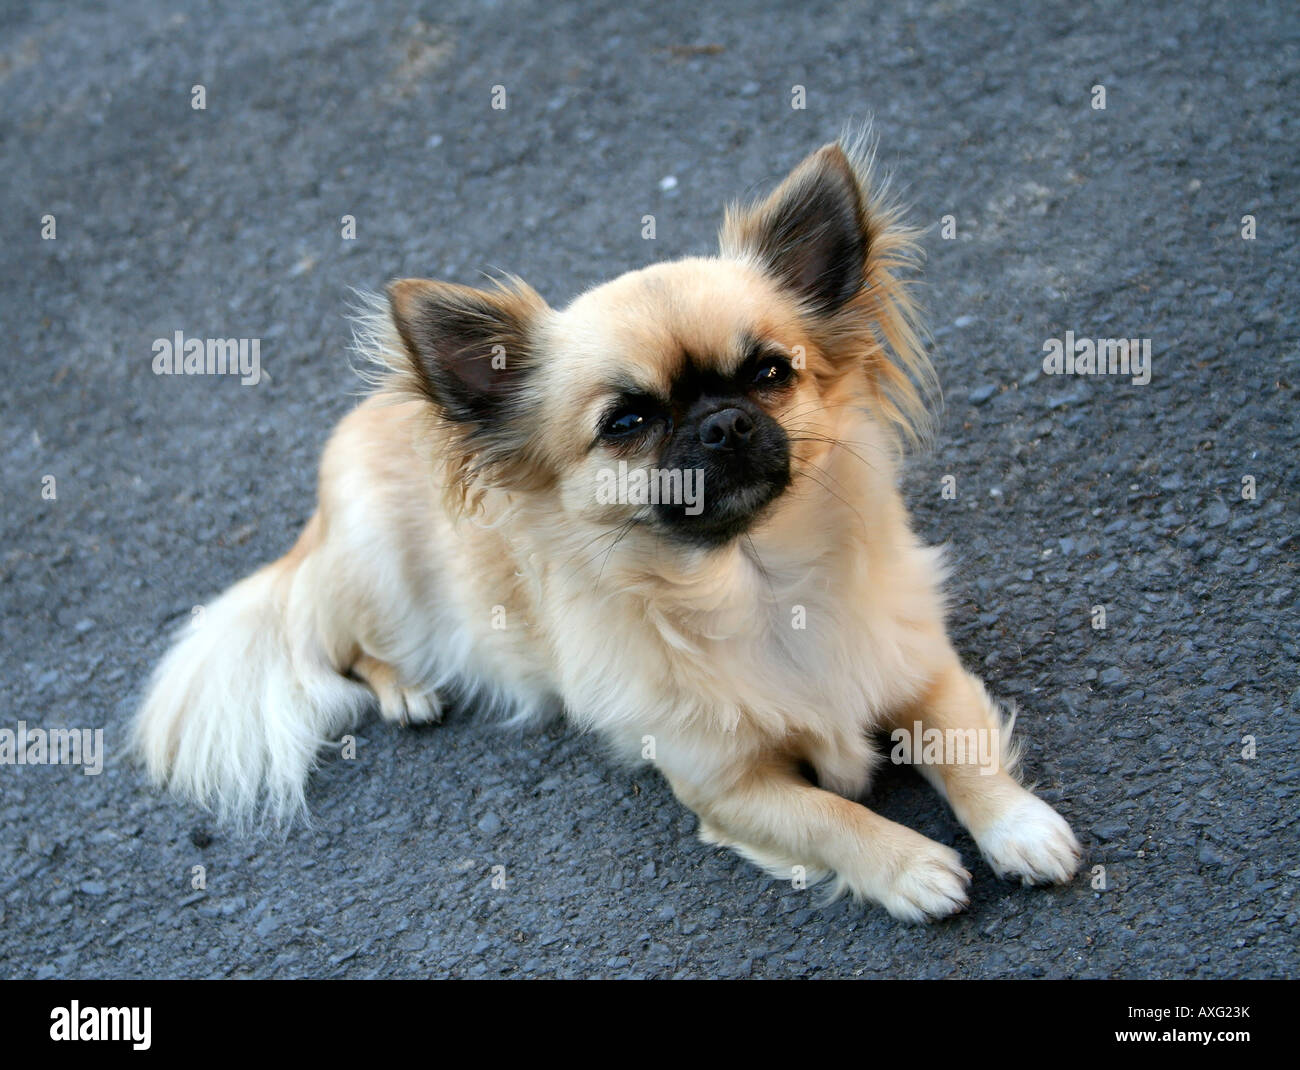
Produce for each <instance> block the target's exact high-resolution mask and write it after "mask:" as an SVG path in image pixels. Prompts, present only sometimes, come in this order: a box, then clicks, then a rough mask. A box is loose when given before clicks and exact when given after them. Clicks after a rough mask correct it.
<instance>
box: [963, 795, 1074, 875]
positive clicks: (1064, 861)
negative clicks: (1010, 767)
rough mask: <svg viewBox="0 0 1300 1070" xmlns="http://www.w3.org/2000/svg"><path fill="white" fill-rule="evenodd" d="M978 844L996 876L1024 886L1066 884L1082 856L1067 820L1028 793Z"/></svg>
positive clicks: (978, 840)
mask: <svg viewBox="0 0 1300 1070" xmlns="http://www.w3.org/2000/svg"><path fill="white" fill-rule="evenodd" d="M976 842H978V843H979V845H980V850H981V851H983V852H984V857H985V858H986V859H987V860H988V864H989V865H990V866H992V867H993V872H994V873H996V874H997V875H998V876H999V877H1004V878H1010V879H1015V878H1016V877H1019V878H1020V880H1021V882H1022V883H1024V884H1066V883H1067V882H1068V881H1069V880H1070V878H1071V877H1073V876H1074V873H1075V870H1077V869H1078V868H1079V861H1080V859H1081V857H1082V854H1083V852H1082V849H1081V848H1080V847H1079V841H1078V840H1076V839H1075V838H1074V833H1073V832H1071V831H1070V826H1069V825H1068V824H1066V821H1065V818H1063V817H1062V816H1061V815H1060V814H1058V813H1057V812H1056V811H1055V810H1053V809H1052V808H1051V807H1050V806H1048V805H1047V803H1045V802H1043V800H1042V799H1038V798H1035V797H1034V796H1033V795H1030V794H1029V793H1028V792H1026V793H1025V795H1024V797H1023V798H1021V799H1019V800H1018V801H1016V802H1015V803H1013V804H1012V805H1011V807H1010V808H1009V809H1008V810H1007V811H1006V813H1004V814H1003V815H1002V816H1001V817H999V818H998V819H997V820H996V821H994V822H993V823H992V824H991V825H990V826H989V827H988V829H987V830H985V831H984V832H983V833H982V834H981V835H979V836H977V837H976Z"/></svg>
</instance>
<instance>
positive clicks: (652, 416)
mask: <svg viewBox="0 0 1300 1070" xmlns="http://www.w3.org/2000/svg"><path fill="white" fill-rule="evenodd" d="M660 418H661V413H660V412H659V409H658V407H657V406H656V405H654V404H653V403H651V402H649V401H635V402H628V403H625V404H623V405H620V406H619V407H618V408H617V409H615V410H614V411H613V412H612V413H611V414H610V415H609V416H607V417H606V418H605V422H604V423H603V424H601V425H600V434H601V437H602V438H610V439H627V438H632V437H634V436H635V435H639V434H642V433H643V432H645V431H649V430H650V428H651V427H653V426H654V425H655V423H657V422H658V421H659V419H660Z"/></svg>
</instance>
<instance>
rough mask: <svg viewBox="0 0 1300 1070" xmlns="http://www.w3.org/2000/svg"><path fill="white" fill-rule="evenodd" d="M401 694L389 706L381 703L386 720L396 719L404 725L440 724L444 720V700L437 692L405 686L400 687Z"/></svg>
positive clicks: (381, 709)
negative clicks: (442, 700) (440, 698)
mask: <svg viewBox="0 0 1300 1070" xmlns="http://www.w3.org/2000/svg"><path fill="white" fill-rule="evenodd" d="M399 696H400V697H399V699H398V700H397V701H395V702H390V703H389V704H388V705H387V706H385V705H383V704H381V705H380V711H381V712H382V714H383V716H384V718H385V720H389V721H396V722H397V723H398V724H400V725H402V726H404V727H405V726H407V725H413V724H438V723H440V722H441V721H442V702H441V701H440V700H439V698H438V696H437V694H436V693H429V692H425V691H416V690H414V689H412V688H408V687H403V688H400V689H399Z"/></svg>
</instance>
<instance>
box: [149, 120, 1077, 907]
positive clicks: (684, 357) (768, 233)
mask: <svg viewBox="0 0 1300 1070" xmlns="http://www.w3.org/2000/svg"><path fill="white" fill-rule="evenodd" d="M873 156H874V152H873V149H872V146H871V143H870V141H869V139H868V138H866V137H865V136H859V137H856V138H854V137H847V136H846V137H844V138H841V139H840V140H839V141H837V142H833V143H831V144H828V145H826V146H824V147H822V148H821V149H819V150H818V151H816V152H814V153H812V154H811V155H810V156H808V157H807V158H806V159H804V160H803V161H802V162H801V163H800V164H799V165H798V166H797V167H796V168H795V169H794V170H793V171H792V172H791V173H790V174H789V175H788V177H786V178H785V179H784V180H783V181H782V182H781V183H780V185H779V186H778V187H777V188H776V189H775V191H774V192H772V193H771V195H770V196H768V197H766V198H765V199H761V200H759V201H757V202H755V203H752V204H749V205H744V206H742V205H733V206H732V207H731V208H729V209H728V210H727V212H726V215H725V217H724V220H723V223H722V227H721V232H720V247H719V252H718V254H717V255H716V256H701V257H689V258H685V259H680V260H676V261H672V262H666V263H658V264H654V265H652V266H650V267H646V268H643V269H641V270H638V271H632V272H630V273H628V274H625V275H622V276H620V277H618V278H616V279H614V280H613V281H611V282H607V283H605V284H603V285H600V286H597V287H596V288H594V289H591V290H589V291H587V292H585V293H583V294H581V295H580V296H578V297H577V298H576V299H574V300H573V301H572V302H571V303H570V304H569V305H567V307H564V308H563V309H554V308H552V307H550V306H549V305H548V304H547V303H546V301H544V300H543V299H542V298H541V297H540V296H539V295H538V294H537V293H536V292H535V291H534V290H533V289H532V288H530V287H529V286H528V285H527V284H526V283H524V282H523V281H521V280H519V279H517V278H514V277H506V278H502V279H500V280H498V281H495V282H493V283H492V284H491V285H490V286H489V287H487V288H471V287H468V286H463V285H456V284H452V283H444V282H433V281H429V280H425V279H402V280H400V281H396V282H393V283H391V284H390V285H389V287H388V290H387V295H386V300H384V299H379V298H376V299H373V300H372V301H371V302H370V304H369V307H368V309H367V310H366V311H365V312H364V314H363V315H362V316H361V317H360V319H359V325H358V331H357V338H358V343H357V344H358V347H359V349H360V350H361V351H362V352H363V353H364V355H365V356H366V357H367V359H368V365H367V366H368V368H369V370H370V374H369V378H370V384H371V386H372V388H373V389H372V391H371V393H370V395H369V396H368V397H367V398H366V399H365V400H364V401H363V402H362V403H361V404H360V405H359V406H358V407H357V408H356V409H355V410H354V411H352V412H351V414H350V415H348V416H347V417H345V418H344V419H343V420H342V421H341V423H340V424H339V425H338V427H337V428H336V430H335V432H334V434H333V436H332V438H331V439H330V441H329V443H328V445H327V446H326V448H325V451H324V455H323V458H322V461H321V468H320V480H319V489H318V498H319V504H318V508H317V510H316V512H315V514H314V515H313V516H312V518H311V519H310V521H309V522H308V523H307V525H306V527H305V528H304V530H303V531H302V533H301V536H300V537H299V539H298V540H297V543H296V544H295V545H294V546H293V548H292V549H291V550H290V551H289V552H288V553H287V554H286V555H285V556H284V557H282V558H281V559H280V560H278V561H276V562H274V563H273V564H270V565H267V566H265V567H263V568H262V569H261V570H260V571H258V572H255V573H254V574H253V575H251V576H249V577H248V578H246V579H244V580H243V581H242V582H239V583H237V584H235V585H234V586H233V587H231V588H230V589H229V590H228V591H226V592H225V593H224V594H222V595H221V596H220V598H218V599H217V600H216V601H215V603H213V604H212V605H210V606H209V607H208V608H207V612H206V613H205V614H204V617H203V621H202V624H201V625H200V626H198V627H195V628H191V629H190V630H189V631H188V633H186V634H184V635H183V636H181V637H180V638H179V640H178V641H177V642H176V643H175V644H174V645H173V647H172V648H171V650H170V651H169V652H168V653H167V654H166V655H165V657H164V658H163V660H162V661H161V663H160V665H159V666H158V668H157V670H156V672H155V674H154V676H153V679H152V681H151V683H150V686H149V691H148V694H147V697H146V699H145V701H144V703H143V705H142V708H141V710H140V712H139V714H138V716H137V718H136V721H135V724H134V730H133V739H134V745H135V748H136V750H137V752H138V753H139V755H140V756H141V757H142V759H143V763H144V765H145V766H146V767H147V770H148V772H149V773H150V774H151V775H152V777H153V779H154V780H155V781H156V782H158V783H160V784H163V785H167V786H169V787H170V788H171V789H173V790H174V791H176V792H178V793H180V794H181V795H183V796H186V797H189V798H191V799H193V800H196V801H198V802H200V803H202V804H205V805H207V806H208V807H210V808H211V809H213V810H214V811H216V812H217V813H218V814H219V815H220V816H222V817H224V818H227V819H233V820H236V821H245V820H247V819H249V817H250V815H260V816H261V817H262V818H264V819H265V818H268V817H269V818H270V819H271V820H273V821H276V822H283V821H286V820H291V819H292V818H293V817H294V816H295V815H297V814H299V813H300V812H301V811H302V810H303V808H304V806H305V797H304V784H305V782H306V781H307V779H308V775H309V773H310V771H311V770H312V768H313V766H314V764H315V762H316V761H317V759H318V757H319V755H320V753H321V751H322V749H323V748H324V747H325V745H326V744H327V742H328V741H329V740H331V739H332V738H335V737H337V735H338V734H340V733H341V732H344V731H346V730H347V729H348V728H349V727H351V726H352V725H354V724H355V723H356V722H357V721H358V719H359V718H360V717H361V716H362V715H363V714H364V713H365V712H366V711H367V710H368V709H370V708H373V705H374V704H375V702H376V701H377V703H378V708H379V711H380V713H381V714H382V716H383V718H385V719H386V720H388V721H393V722H398V723H401V724H424V723H428V722H436V721H438V720H439V719H440V718H441V716H442V709H443V704H444V702H448V701H456V702H461V703H465V704H472V705H474V706H475V707H485V708H492V709H494V710H496V711H499V712H500V713H501V714H502V715H504V716H505V717H507V718H509V719H511V720H517V721H524V720H527V719H529V718H532V717H537V716H545V715H548V714H553V713H555V712H556V711H562V712H563V714H564V715H565V716H566V717H567V718H568V719H569V721H570V722H571V723H573V724H574V725H576V726H578V727H580V728H582V729H586V730H591V731H594V732H596V733H598V734H599V736H600V737H601V738H603V739H604V740H605V741H607V743H608V744H609V745H610V747H611V748H612V750H613V752H614V753H615V754H619V755H624V756H627V757H628V758H629V759H631V760H634V761H636V760H643V759H650V760H652V761H653V762H654V764H655V765H656V766H657V767H658V768H659V770H661V772H662V773H663V775H664V776H665V778H666V779H667V781H668V783H669V785H670V786H671V788H672V790H673V792H674V793H675V795H676V796H677V798H678V799H679V800H680V801H681V802H682V803H683V804H684V805H686V806H687V807H689V808H690V809H691V810H693V811H694V812H695V814H696V815H697V816H698V818H699V834H700V837H701V838H702V839H703V840H704V841H705V842H707V843H711V844H717V845H724V846H726V847H730V848H732V849H734V850H735V851H737V852H739V853H740V854H741V855H743V856H744V857H746V858H748V859H750V860H752V861H753V862H755V863H756V864H757V865H759V866H760V867H762V868H763V869H765V870H767V871H768V872H769V873H771V874H773V875H775V876H779V877H782V878H785V879H790V878H791V875H792V874H795V875H802V876H804V877H805V878H806V879H807V880H808V881H809V882H813V881H817V880H821V879H827V878H828V879H829V883H828V884H827V885H826V887H827V888H828V889H829V890H830V892H831V894H832V895H837V894H839V893H843V892H848V893H851V894H852V895H853V896H855V897H857V898H859V899H861V900H866V901H869V902H871V903H876V904H879V905H881V906H883V907H884V908H885V909H886V910H888V911H889V912H890V914H892V915H894V916H895V917H896V918H899V919H902V920H905V921H913V922H915V921H925V920H932V919H937V918H941V917H944V916H947V915H950V914H953V913H955V912H958V911H960V910H962V909H963V908H964V907H965V906H966V905H967V902H968V898H967V889H968V885H969V881H970V874H969V873H968V872H967V870H966V869H965V868H963V865H962V862H961V859H960V857H959V856H958V854H957V852H955V851H954V850H953V849H951V848H950V847H947V846H945V845H942V844H939V843H936V842H934V841H932V840H930V839H928V838H926V837H925V836H922V835H920V834H919V833H917V832H914V831H912V830H911V829H908V828H907V827H905V826H903V825H901V824H897V823H895V822H893V821H889V820H887V819H885V818H883V817H881V816H879V815H878V814H876V813H874V812H873V811H871V810H870V809H868V808H867V807H866V806H864V805H863V804H862V803H861V802H860V801H857V800H859V799H861V797H862V796H863V794H864V792H865V791H866V789H867V787H868V784H869V782H870V779H871V774H872V771H873V769H874V768H875V766H876V765H877V763H878V762H879V761H880V760H881V759H880V755H879V754H878V752H877V749H876V747H875V745H874V743H873V736H875V735H877V734H879V733H882V732H892V733H894V734H895V735H896V736H897V735H898V734H900V733H901V734H903V735H906V734H908V733H916V732H918V731H919V732H920V734H921V735H923V736H927V737H933V738H938V739H946V740H949V741H951V739H952V738H953V737H957V738H959V739H967V740H972V741H973V740H975V739H981V740H993V741H995V746H994V748H993V759H992V761H991V763H989V762H985V763H980V764H977V763H975V762H973V761H971V760H969V758H967V759H966V760H963V759H961V758H960V757H959V758H958V759H957V760H952V754H951V750H952V748H951V747H948V748H940V749H939V750H938V751H933V750H927V749H926V748H923V747H922V745H921V740H920V739H917V740H915V741H913V742H914V743H915V749H914V750H913V752H912V753H913V755H914V760H915V757H924V756H925V755H927V754H928V755H929V756H930V758H931V759H935V760H928V761H926V760H923V761H921V762H920V763H919V764H918V765H917V768H918V769H919V771H920V772H921V773H922V775H924V776H925V777H926V778H927V779H928V781H929V782H930V783H931V784H932V785H933V786H934V787H935V788H936V789H937V790H938V791H939V793H940V794H941V795H942V796H943V797H944V798H945V799H946V800H947V802H948V803H949V805H950V806H951V808H952V810H953V812H954V814H955V815H956V817H957V819H958V820H959V821H960V822H961V824H962V825H963V826H965V828H966V829H967V830H969V832H970V834H971V836H972V837H973V838H974V840H975V842H976V844H978V846H979V849H980V851H981V852H982V853H983V856H984V857H985V859H986V860H987V861H988V863H989V865H990V867H991V868H992V869H993V871H994V872H995V873H997V874H998V875H999V876H1001V877H1005V878H1010V879H1019V880H1021V881H1022V882H1024V883H1026V884H1045V883H1054V882H1055V883H1064V882H1067V881H1069V879H1070V878H1071V876H1072V875H1073V874H1074V873H1075V871H1076V869H1077V867H1078V865H1079V861H1080V849H1079V845H1078V842H1077V840H1076V839H1075V837H1074V834H1073V833H1072V832H1071V830H1070V827H1069V825H1068V824H1067V823H1066V821H1065V820H1064V819H1063V818H1061V817H1060V816H1059V815H1058V814H1057V813H1056V812H1055V811H1054V810H1053V809H1052V808H1051V807H1050V806H1048V805H1047V804H1046V803H1044V802H1043V801H1042V800H1040V799H1039V798H1037V797H1036V796H1035V795H1034V794H1032V793H1031V792H1030V791H1029V790H1027V789H1026V788H1024V787H1023V786H1022V785H1021V784H1020V782H1019V780H1018V779H1017V776H1016V768H1015V767H1016V748H1015V747H1014V746H1013V745H1012V742H1011V730H1012V721H1013V720H1014V715H1011V716H1008V715H1004V713H1003V712H1002V711H1001V709H1000V707H999V706H998V705H997V704H995V702H994V701H993V700H992V699H991V698H990V697H989V695H988V693H987V692H986V690H985V688H984V686H983V684H982V683H981V682H980V681H979V680H978V679H977V678H976V677H975V676H973V675H972V674H971V673H969V672H967V671H966V670H965V669H964V668H963V667H962V664H961V662H960V659H959V657H958V655H957V653H956V652H955V651H954V649H953V647H952V645H951V644H950V642H949V640H948V638H947V635H946V631H945V623H944V621H945V604H944V600H943V596H942V594H941V584H942V582H943V579H944V566H943V562H942V559H941V555H940V552H939V551H938V550H936V549H934V548H931V547H927V546H925V545H923V544H922V542H921V541H920V540H919V539H918V538H917V537H916V536H915V535H914V534H913V532H912V530H911V529H910V527H909V523H908V517H907V513H906V510H905V507H904V504H903V501H902V499H901V496H900V494H899V491H898V489H897V472H898V467H899V464H900V463H901V457H902V455H903V453H904V451H905V448H906V446H907V445H908V444H909V443H911V442H913V441H915V440H916V439H918V438H924V437H925V435H926V433H927V427H928V423H929V418H928V416H927V414H928V412H929V411H930V410H931V408H932V406H931V405H930V401H931V399H932V398H933V396H934V394H935V385H936V384H935V378H934V372H933V369H932V367H931V365H930V362H929V360H928V357H927V356H926V353H925V348H924V344H923V340H922V339H923V334H922V328H921V326H920V323H919V317H918V313H917V310H916V306H915V303H914V301H913V299H912V297H911V292H910V288H909V287H910V282H911V277H912V276H913V275H914V273H915V268H916V266H917V263H918V261H919V248H918V244H917V237H918V235H917V232H916V231H915V230H913V229H912V228H909V227H908V226H907V225H906V224H905V222H904V221H903V214H902V211H901V209H900V207H899V205H898V203H897V201H896V199H895V198H893V197H891V196H890V195H889V193H888V191H887V188H888V184H887V183H877V182H876V181H875V179H874V178H873V175H872V171H873V167H872V159H873ZM665 473H666V475H665ZM691 487H693V488H694V489H695V491H696V493H695V494H694V495H693V496H692V495H688V494H686V493H684V489H686V488H691ZM647 488H649V490H648V491H647ZM936 754H937V755H938V757H937V759H936ZM945 759H947V760H945Z"/></svg>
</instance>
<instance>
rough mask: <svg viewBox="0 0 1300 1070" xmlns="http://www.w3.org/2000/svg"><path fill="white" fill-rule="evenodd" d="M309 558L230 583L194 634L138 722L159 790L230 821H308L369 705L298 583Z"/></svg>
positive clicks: (137, 733) (175, 654) (304, 583)
mask: <svg viewBox="0 0 1300 1070" xmlns="http://www.w3.org/2000/svg"><path fill="white" fill-rule="evenodd" d="M313 526H314V525H313ZM311 530H312V527H311V526H309V528H308V531H307V532H305V533H304V538H303V543H308V542H309V539H310V534H311ZM305 549H306V547H305V546H303V545H302V544H300V546H299V547H295V549H294V551H293V552H291V553H290V554H289V555H288V556H286V557H284V558H282V559H281V560H279V561H277V562H275V563H274V564H271V565H268V566H266V567H265V568H263V569H262V570H261V571H259V572H256V573H254V574H253V575H252V576H249V577H248V578H247V579H245V580H242V581H240V582H239V583H237V584H235V585H234V586H233V587H231V588H230V589H229V590H227V591H226V592H225V593H224V594H222V595H221V597H220V598H218V599H217V601H216V602H214V603H212V604H211V605H209V606H208V607H206V609H205V610H204V612H203V613H201V614H199V619H198V620H197V621H196V622H192V623H191V624H189V625H188V626H187V628H186V630H185V632H184V633H183V634H182V635H180V636H179V637H178V639H177V641H176V643H175V644H174V645H173V646H172V648H171V649H170V650H169V651H168V652H167V655H166V656H165V657H164V658H163V660H162V662H161V664H159V666H158V668H157V669H156V670H155V672H154V675H153V679H152V681H151V682H150V685H149V694H148V697H147V699H146V700H145V703H144V706H143V707H142V708H141V710H140V713H139V715H138V716H137V718H136V721H135V725H134V730H133V745H134V749H135V751H136V753H137V754H139V755H140V756H141V758H142V759H143V760H144V763H145V765H146V767H147V768H148V771H149V773H150V775H151V776H152V777H153V779H154V780H155V781H156V782H157V783H159V784H161V785H165V786H167V787H169V788H170V789H171V790H173V791H175V792H176V793H177V794H180V795H183V796H186V797H188V798H190V799H193V800H194V801H196V802H198V803H201V804H202V805H204V806H207V807H208V808H209V809H212V810H214V811H215V812H216V813H217V814H218V816H219V817H221V818H223V819H227V820H235V821H239V822H245V821H246V820H247V819H248V818H250V817H253V816H254V815H256V814H258V813H259V812H260V814H261V816H263V817H267V818H272V819H275V820H278V821H287V820H289V819H291V818H292V817H294V816H295V815H297V814H299V813H301V812H302V811H303V810H304V807H305V796H304V792H303V789H304V785H305V784H306V781H307V777H308V775H309V774H310V772H311V770H312V767H313V766H314V765H315V763H316V759H317V756H318V755H319V753H320V750H321V748H322V747H323V746H324V745H325V744H326V743H327V742H328V741H329V740H330V739H331V738H334V737H336V736H337V735H338V734H339V733H340V732H342V731H344V730H345V729H347V728H348V727H349V726H351V725H352V724H354V723H356V720H357V718H358V716H359V715H360V714H361V712H362V711H363V710H364V709H365V707H366V704H367V702H368V701H369V692H368V691H367V689H365V688H364V687H362V686H360V685H359V684H356V683H354V682H353V681H351V680H348V679H347V678H346V677H344V676H342V675H341V674H340V673H339V671H338V669H337V668H336V667H335V664H334V663H333V662H332V660H331V658H330V656H329V655H328V654H327V652H326V650H325V647H324V644H323V643H322V642H321V641H320V639H319V638H318V634H319V633H318V630H317V626H318V623H319V621H320V619H321V617H322V616H325V615H324V614H322V613H321V612H320V608H321V607H319V606H318V605H317V604H316V603H315V601H314V600H315V599H317V598H319V597H320V588H319V587H318V586H317V585H315V584H313V583H312V582H311V579H310V577H308V576H304V574H303V565H304V563H305V562H306V561H309V560H310V556H309V554H306V553H304V552H303V551H304V550H305Z"/></svg>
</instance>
